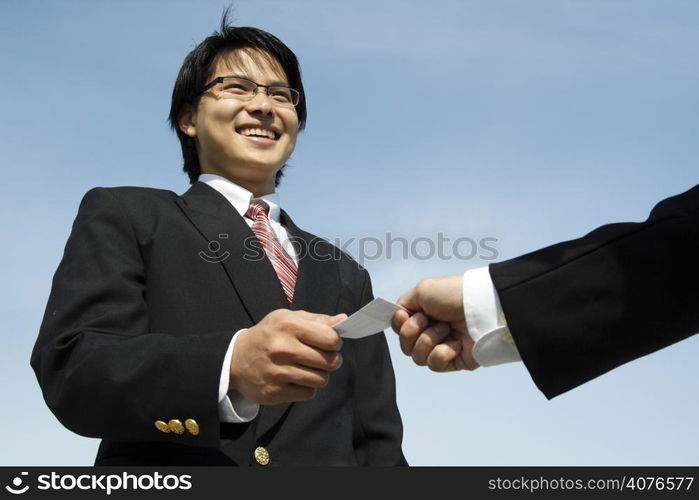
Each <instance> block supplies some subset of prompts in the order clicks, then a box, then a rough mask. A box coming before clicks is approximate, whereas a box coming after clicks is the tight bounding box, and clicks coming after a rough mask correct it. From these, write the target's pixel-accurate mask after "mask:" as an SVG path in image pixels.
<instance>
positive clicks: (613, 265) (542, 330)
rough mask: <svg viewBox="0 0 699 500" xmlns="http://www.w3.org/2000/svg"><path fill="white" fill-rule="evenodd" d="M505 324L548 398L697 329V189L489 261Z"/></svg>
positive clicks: (533, 376)
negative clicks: (641, 218)
mask: <svg viewBox="0 0 699 500" xmlns="http://www.w3.org/2000/svg"><path fill="white" fill-rule="evenodd" d="M490 275H491V277H492V279H493V283H494V285H495V288H496V289H497V291H498V295H499V297H500V302H501V304H502V307H503V310H504V312H505V317H506V318H507V324H508V326H509V328H510V331H511V333H512V336H513V337H514V339H515V343H516V345H517V348H518V349H519V352H520V354H521V356H522V359H523V361H524V363H525V365H526V366H527V369H528V370H529V372H530V373H531V375H532V378H533V379H534V382H535V383H536V384H537V386H538V387H539V388H540V389H541V390H542V391H543V392H544V394H545V395H546V396H547V397H548V398H552V397H554V396H556V395H558V394H560V393H562V392H565V391H567V390H569V389H572V388H573V387H576V386H578V385H580V384H582V383H584V382H586V381H588V380H590V379H592V378H594V377H597V376H599V375H601V374H603V373H605V372H607V371H609V370H611V369H613V368H615V367H617V366H619V365H621V364H623V363H626V362H627V361H630V360H632V359H635V358H638V357H640V356H643V355H645V354H648V353H651V352H653V351H656V350H658V349H661V348H662V347H665V346H667V345H670V344H672V343H674V342H677V341H678V340H681V339H683V338H685V337H689V336H690V335H693V334H695V333H696V332H698V331H699V286H698V284H699V186H695V187H694V188H692V189H691V190H689V191H687V192H685V193H683V194H680V195H677V196H674V197H672V198H668V199H666V200H664V201H662V202H660V203H659V204H658V205H657V206H656V207H655V208H654V209H653V211H652V212H651V214H650V217H649V218H648V219H647V220H646V221H645V222H643V223H624V224H610V225H607V226H603V227H600V228H598V229H596V230H595V231H593V232H591V233H590V234H588V235H587V236H585V237H583V238H580V239H577V240H574V241H568V242H565V243H560V244H557V245H553V246H551V247H548V248H544V249H542V250H539V251H536V252H533V253H530V254H528V255H524V256H522V257H519V258H516V259H512V260H509V261H506V262H502V263H499V264H491V266H490Z"/></svg>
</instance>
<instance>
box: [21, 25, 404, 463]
mask: <svg viewBox="0 0 699 500" xmlns="http://www.w3.org/2000/svg"><path fill="white" fill-rule="evenodd" d="M226 17H227V16H226V15H224V19H223V22H222V26H221V30H220V31H219V32H216V33H214V34H213V35H212V36H210V37H208V38H207V39H206V40H204V41H203V42H202V43H201V44H199V45H198V46H197V47H196V48H195V49H194V50H193V51H192V52H191V53H190V54H189V55H188V56H187V58H186V59H185V61H184V63H183V65H182V68H181V70H180V73H179V75H178V77H177V81H176V83H175V88H174V91H173V96H172V106H171V112H170V123H171V124H172V126H173V128H174V129H175V131H176V133H177V135H178V138H179V139H180V142H181V145H182V152H183V156H184V170H185V172H187V174H188V175H189V179H190V181H191V183H192V186H191V188H190V189H189V190H188V191H187V192H186V193H184V194H183V195H181V196H179V195H177V194H175V193H173V192H170V191H163V190H157V189H148V188H132V187H120V188H95V189H93V190H91V191H89V192H88V193H87V194H86V195H85V197H84V199H83V201H82V203H81V205H80V209H79V212H78V215H77V218H76V220H75V223H74V225H73V229H72V232H71V235H70V238H69V240H68V243H67V245H66V249H65V254H64V257H63V259H62V261H61V263H60V265H59V267H58V270H57V271H56V275H55V277H54V281H53V286H52V290H51V295H50V297H49V301H48V305H47V308H46V313H45V316H44V320H43V323H42V326H41V331H40V334H39V338H38V340H37V342H36V345H35V348H34V351H33V353H32V366H33V368H34V370H35V372H36V374H37V378H38V380H39V383H40V385H41V387H42V390H43V393H44V398H45V400H46V402H47V404H48V406H49V407H50V408H51V410H52V411H53V412H54V413H55V415H56V416H57V417H58V419H59V420H60V421H61V422H62V423H63V424H64V425H65V426H66V427H68V428H69V429H71V430H73V431H74V432H77V433H79V434H82V435H84V436H90V437H98V438H101V439H102V442H101V445H100V448H99V452H98V455H97V459H96V464H97V465H262V466H264V465H268V464H271V465H400V464H405V459H404V457H403V454H402V451H401V439H402V425H401V420H400V415H399V413H398V409H397V406H396V402H395V381H394V376H393V370H392V367H391V361H390V357H389V353H388V349H387V345H386V340H385V337H384V335H383V333H380V334H377V335H373V336H371V337H368V338H365V339H362V340H347V341H345V342H344V344H343V342H342V341H341V340H340V338H339V337H338V335H337V333H336V332H335V331H334V330H333V329H332V326H333V325H334V324H335V323H337V322H338V321H340V320H341V319H342V318H343V317H344V316H343V315H342V314H338V313H352V312H354V311H356V310H357V309H359V308H360V307H361V306H363V305H364V304H366V303H367V302H369V301H370V300H371V299H372V298H373V297H372V291H371V282H370V280H369V276H368V274H367V272H366V271H365V270H364V269H362V268H360V267H359V266H358V265H357V264H356V263H355V262H354V261H352V260H351V259H350V258H349V257H348V256H346V255H344V254H342V253H341V252H340V251H339V250H338V249H336V248H334V247H333V246H332V245H330V244H329V243H327V242H324V241H322V240H319V239H318V238H317V237H315V236H313V235H311V234H309V233H307V232H305V231H303V230H301V229H299V227H298V226H297V225H296V224H295V223H294V222H293V221H292V220H291V218H290V217H289V216H288V215H287V214H286V212H284V211H283V210H281V208H280V201H279V198H278V195H277V193H276V192H275V187H276V185H277V184H278V182H279V178H280V176H281V171H282V169H283V167H284V165H285V163H286V161H287V160H288V158H289V156H290V155H291V153H292V152H293V150H294V147H295V144H296V139H297V135H298V131H299V130H300V129H301V128H303V126H304V124H305V121H306V104H305V96H304V91H303V85H302V83H301V77H300V70H299V67H298V62H297V60H296V57H295V55H294V54H293V52H292V51H291V50H290V49H289V48H288V47H286V45H284V44H283V43H282V42H281V41H280V40H278V39H277V38H276V37H274V36H273V35H271V34H269V33H266V32H264V31H262V30H259V29H256V28H233V27H230V26H228V23H227V20H226ZM292 240H293V241H294V242H295V243H298V244H297V245H296V244H295V245H291V244H290V242H291V241H292ZM251 248H256V249H258V250H259V252H251ZM329 256H333V258H331V259H329V258H328V257H329Z"/></svg>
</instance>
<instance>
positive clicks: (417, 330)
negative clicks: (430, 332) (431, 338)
mask: <svg viewBox="0 0 699 500" xmlns="http://www.w3.org/2000/svg"><path fill="white" fill-rule="evenodd" d="M428 326H429V320H428V319H427V316H425V315H424V314H422V313H415V314H413V315H412V316H410V318H409V319H408V320H407V321H406V322H405V323H403V326H401V328H400V348H401V351H403V354H405V355H406V356H410V355H412V353H413V346H414V345H415V342H416V341H417V338H418V337H419V336H420V334H421V333H422V332H423V331H425V328H427V327H428Z"/></svg>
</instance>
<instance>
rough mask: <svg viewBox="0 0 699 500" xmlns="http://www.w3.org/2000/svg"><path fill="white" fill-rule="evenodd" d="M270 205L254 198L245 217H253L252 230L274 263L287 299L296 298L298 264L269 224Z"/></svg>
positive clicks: (273, 265)
mask: <svg viewBox="0 0 699 500" xmlns="http://www.w3.org/2000/svg"><path fill="white" fill-rule="evenodd" d="M268 212H269V205H267V203H266V202H265V201H264V200H257V199H252V200H250V206H249V207H248V211H247V212H245V217H248V218H250V219H252V221H253V222H252V228H251V229H252V232H253V233H255V236H257V239H258V240H260V243H262V248H264V249H265V253H266V254H267V258H268V259H269V260H270V262H271V263H272V267H274V271H275V272H276V273H277V277H278V278H279V281H280V282H281V284H282V288H283V289H284V295H286V300H288V301H289V304H291V301H292V300H293V299H294V286H295V285H296V275H297V270H296V264H295V263H294V260H293V259H292V258H291V257H290V256H289V254H288V253H286V251H285V250H284V248H282V246H281V244H280V243H279V240H278V239H277V237H276V236H275V234H274V231H273V230H272V226H270V224H269V218H268V217H267V213H268Z"/></svg>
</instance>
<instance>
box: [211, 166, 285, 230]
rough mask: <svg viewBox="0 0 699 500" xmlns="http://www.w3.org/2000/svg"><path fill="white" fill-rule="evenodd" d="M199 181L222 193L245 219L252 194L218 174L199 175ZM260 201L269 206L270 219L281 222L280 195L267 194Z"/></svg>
mask: <svg viewBox="0 0 699 500" xmlns="http://www.w3.org/2000/svg"><path fill="white" fill-rule="evenodd" d="M199 181H200V182H203V183H204V184H207V185H209V186H211V187H212V188H214V189H215V190H216V191H218V192H219V193H221V194H222V195H223V196H224V198H226V199H227V200H228V202H229V203H230V204H231V205H233V207H234V208H235V209H236V211H237V212H238V213H239V214H240V215H241V216H242V217H245V212H247V211H248V207H249V206H250V200H252V199H253V198H254V196H253V195H252V193H251V192H250V191H248V190H247V189H245V188H244V187H241V186H239V185H237V184H235V183H234V182H231V181H229V180H228V179H226V178H225V177H221V176H220V175H216V174H201V175H199ZM259 199H260V200H264V201H266V202H267V204H268V205H269V215H268V217H269V219H270V220H273V221H274V222H279V217H280V214H281V207H280V206H279V194H277V193H276V192H274V193H270V194H265V195H263V196H260V197H259Z"/></svg>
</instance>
